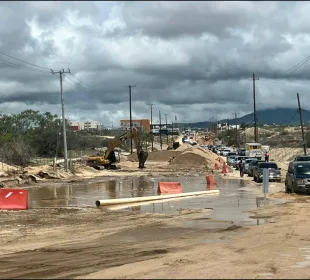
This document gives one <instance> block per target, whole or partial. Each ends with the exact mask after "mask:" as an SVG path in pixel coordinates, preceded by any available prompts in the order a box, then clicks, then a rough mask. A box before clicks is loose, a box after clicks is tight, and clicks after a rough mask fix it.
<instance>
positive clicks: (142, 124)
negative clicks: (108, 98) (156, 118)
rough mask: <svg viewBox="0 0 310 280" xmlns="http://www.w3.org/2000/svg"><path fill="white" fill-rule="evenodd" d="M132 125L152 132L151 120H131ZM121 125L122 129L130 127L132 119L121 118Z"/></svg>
mask: <svg viewBox="0 0 310 280" xmlns="http://www.w3.org/2000/svg"><path fill="white" fill-rule="evenodd" d="M131 122H132V127H137V128H143V129H144V131H147V132H150V120H148V119H144V120H131ZM120 127H121V128H122V129H126V130H128V129H130V120H120Z"/></svg>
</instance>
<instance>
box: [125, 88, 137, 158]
mask: <svg viewBox="0 0 310 280" xmlns="http://www.w3.org/2000/svg"><path fill="white" fill-rule="evenodd" d="M125 87H128V88H129V119H130V120H129V121H130V132H132V118H131V88H133V87H136V86H131V85H128V86H125ZM136 149H137V150H138V149H139V147H136ZM130 153H131V154H132V137H130Z"/></svg>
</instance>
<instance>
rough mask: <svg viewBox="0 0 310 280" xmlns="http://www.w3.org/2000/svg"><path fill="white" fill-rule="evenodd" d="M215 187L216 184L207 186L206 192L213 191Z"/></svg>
mask: <svg viewBox="0 0 310 280" xmlns="http://www.w3.org/2000/svg"><path fill="white" fill-rule="evenodd" d="M215 187H216V184H207V190H208V191H211V190H213V189H215Z"/></svg>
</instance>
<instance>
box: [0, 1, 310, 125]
mask: <svg viewBox="0 0 310 280" xmlns="http://www.w3.org/2000/svg"><path fill="white" fill-rule="evenodd" d="M309 13H310V3H308V2H164V1H158V2H134V1H132V2H121V1H119V2H112V1H111V2H109V1H108V2H91V1H81V2H75V1H72V2H48V1H42V2H31V1H29V2H26V1H25V2H5V1H3V2H0V18H1V25H0V52H1V53H0V79H1V81H0V86H1V88H0V101H1V102H0V113H18V112H21V111H23V110H25V109H34V110H40V111H42V112H46V111H50V112H52V113H56V114H60V113H61V107H60V94H59V92H60V83H59V76H57V75H53V74H51V73H50V70H49V69H54V70H55V71H58V70H59V69H65V70H66V69H67V68H70V69H71V73H72V74H73V75H74V76H72V75H71V74H66V75H65V78H64V83H63V87H64V98H65V109H66V117H68V118H70V119H71V120H86V119H88V120H97V121H100V120H101V122H102V123H103V124H105V125H107V126H110V124H111V122H112V121H113V123H114V126H117V125H119V120H120V119H128V118H129V101H128V100H129V97H128V96H129V95H128V88H125V87H124V86H126V85H129V84H131V85H136V87H135V88H133V89H132V100H133V103H132V108H133V117H134V118H149V116H150V110H149V107H148V106H147V104H148V103H154V104H155V106H154V111H153V112H154V122H156V121H158V111H159V110H161V113H162V115H163V117H164V114H168V121H171V120H172V118H174V116H175V115H176V116H177V118H178V120H179V121H185V122H194V121H205V120H209V119H210V118H211V117H217V118H218V119H220V118H226V117H232V113H235V112H237V113H239V114H240V116H241V115H243V114H246V113H251V112H252V108H253V102H252V97H253V93H252V81H251V78H252V73H253V72H254V73H255V74H256V76H257V77H259V80H258V81H256V85H257V87H256V92H257V109H258V110H259V109H265V108H276V107H291V108H293V107H297V101H296V92H299V93H300V97H301V102H302V103H303V104H304V106H309V105H310V101H307V100H308V98H307V95H308V94H309V90H310V83H309V78H310V48H309V45H310V44H309V43H310V36H309V35H310V19H309ZM5 54H6V55H5ZM7 55H9V56H12V57H14V58H18V59H20V60H23V61H26V62H28V63H31V64H26V63H24V62H22V61H20V60H16V59H13V58H11V57H9V56H7ZM35 65H36V66H35ZM38 66H39V67H38ZM308 69H309V71H307V70H308ZM307 102H308V103H309V104H307Z"/></svg>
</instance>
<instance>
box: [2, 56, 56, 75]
mask: <svg viewBox="0 0 310 280" xmlns="http://www.w3.org/2000/svg"><path fill="white" fill-rule="evenodd" d="M0 61H3V62H0V64H3V65H7V66H11V67H15V68H17V69H23V70H28V71H33V72H40V73H46V74H49V73H50V72H47V71H42V70H39V69H34V68H30V67H26V66H22V65H19V64H15V63H12V62H9V61H6V60H3V59H0Z"/></svg>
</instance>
